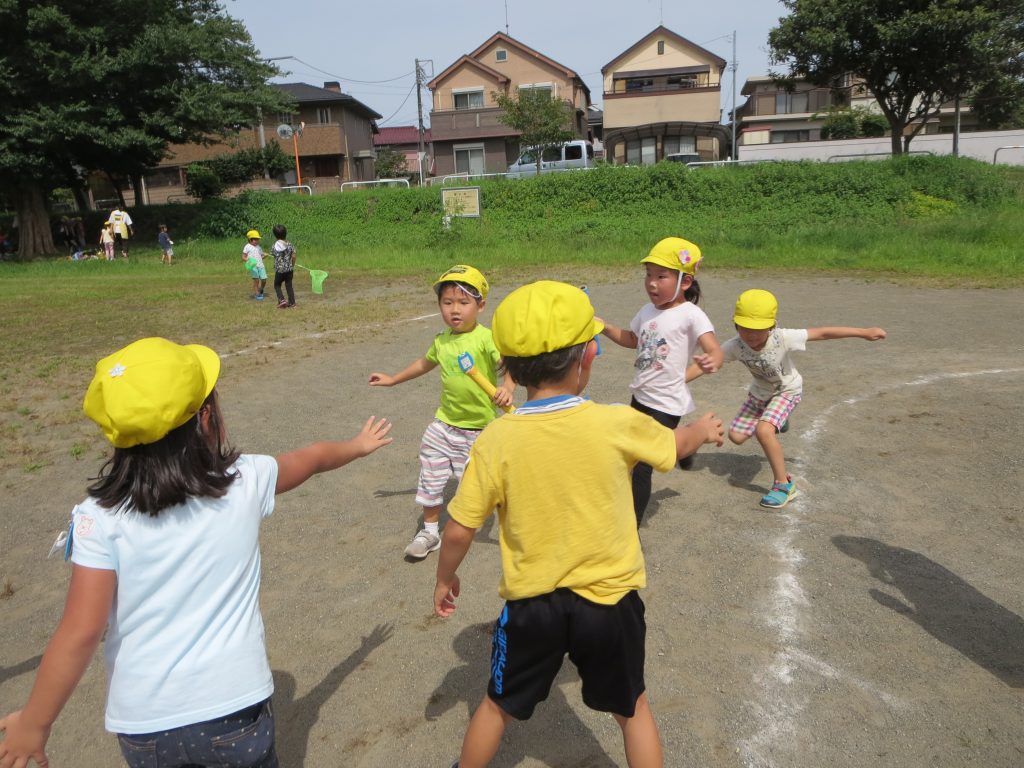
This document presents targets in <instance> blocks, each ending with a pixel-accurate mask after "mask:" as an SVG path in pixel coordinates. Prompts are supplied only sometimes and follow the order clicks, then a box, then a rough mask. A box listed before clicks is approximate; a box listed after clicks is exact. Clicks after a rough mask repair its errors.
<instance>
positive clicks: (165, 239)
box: [156, 224, 174, 264]
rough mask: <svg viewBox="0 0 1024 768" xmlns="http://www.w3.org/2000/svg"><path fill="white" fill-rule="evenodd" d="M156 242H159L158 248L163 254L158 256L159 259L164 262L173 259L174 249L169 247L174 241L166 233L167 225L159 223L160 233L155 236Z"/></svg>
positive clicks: (168, 262)
mask: <svg viewBox="0 0 1024 768" xmlns="http://www.w3.org/2000/svg"><path fill="white" fill-rule="evenodd" d="M156 239H157V242H158V243H160V250H161V251H163V255H162V256H161V257H160V261H161V262H162V263H164V264H170V263H171V262H172V261H173V260H174V249H173V248H172V247H171V246H173V245H174V241H173V240H171V236H170V235H169V234H167V225H166V224H161V225H160V234H158V235H157V236H156Z"/></svg>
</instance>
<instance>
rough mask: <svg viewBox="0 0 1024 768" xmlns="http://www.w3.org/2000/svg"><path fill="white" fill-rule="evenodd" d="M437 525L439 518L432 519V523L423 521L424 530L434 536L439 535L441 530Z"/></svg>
mask: <svg viewBox="0 0 1024 768" xmlns="http://www.w3.org/2000/svg"><path fill="white" fill-rule="evenodd" d="M439 525H440V520H437V521H434V522H433V523H428V522H424V523H423V530H425V531H426V532H427V533H432V534H434V535H435V536H440V535H441V532H440V530H439V529H438V526H439Z"/></svg>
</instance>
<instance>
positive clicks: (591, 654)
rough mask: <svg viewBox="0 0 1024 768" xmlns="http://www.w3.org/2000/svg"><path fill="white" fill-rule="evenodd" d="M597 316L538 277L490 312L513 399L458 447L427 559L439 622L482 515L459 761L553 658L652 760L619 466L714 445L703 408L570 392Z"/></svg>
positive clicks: (482, 759)
mask: <svg viewBox="0 0 1024 768" xmlns="http://www.w3.org/2000/svg"><path fill="white" fill-rule="evenodd" d="M601 329H602V323H601V322H600V321H598V320H596V319H595V318H594V309H593V307H592V306H591V305H590V300H589V299H588V298H587V296H586V294H584V293H583V291H581V290H580V289H578V288H575V287H573V286H570V285H566V284H565V283H557V282H551V281H541V282H537V283H532V284H530V285H526V286H523V287H522V288H519V289H517V290H515V291H513V292H512V293H511V294H509V296H508V297H507V298H506V299H505V300H504V301H503V302H502V303H501V305H500V306H499V307H498V309H497V310H496V311H495V313H494V343H495V346H496V347H497V349H498V352H499V353H500V354H501V355H502V358H503V360H504V366H505V368H506V370H507V371H508V373H509V374H510V375H511V377H512V379H513V381H514V382H515V383H517V384H522V385H524V386H525V387H526V390H527V395H528V398H529V399H528V401H527V402H526V403H525V404H524V405H523V406H521V407H520V408H519V409H518V410H517V411H516V412H515V413H514V414H509V415H507V416H505V417H503V418H502V419H500V420H498V421H496V422H494V423H493V424H491V425H490V426H489V427H488V428H487V429H486V430H484V432H483V434H481V435H480V438H479V439H478V440H477V441H476V443H475V444H474V445H473V448H472V450H471V451H470V461H469V464H468V465H467V467H466V473H465V476H464V477H463V479H462V483H461V484H460V485H459V490H458V492H457V493H456V495H455V498H454V499H452V502H451V504H450V505H449V508H448V514H449V515H450V517H451V520H450V521H449V523H448V526H447V527H446V528H445V538H444V543H443V545H442V547H441V554H440V557H439V559H438V563H437V584H436V586H435V587H434V611H435V613H437V614H438V615H439V616H450V615H451V614H452V612H453V611H454V610H455V599H456V598H457V597H458V595H459V577H458V576H457V575H456V571H457V569H458V567H459V565H460V564H461V563H462V560H463V558H464V557H465V556H466V553H467V552H468V551H469V546H470V544H471V543H472V541H473V536H474V534H475V533H476V530H477V529H478V528H480V527H481V525H483V523H484V521H485V520H486V519H487V518H488V517H489V516H490V514H491V512H492V510H494V509H497V511H498V521H499V527H500V548H501V564H502V578H501V583H500V585H499V587H498V592H499V594H500V595H501V596H502V597H503V598H505V600H506V603H505V607H504V608H503V609H502V611H501V615H500V616H499V618H498V620H497V622H496V623H495V627H494V637H493V643H492V659H491V678H490V683H489V684H488V688H487V695H486V696H485V697H484V700H483V703H481V705H480V706H479V707H478V708H477V710H476V712H475V713H474V714H473V718H472V720H471V721H470V724H469V728H468V729H467V731H466V735H465V738H464V740H463V742H462V754H461V757H460V758H459V763H458V765H459V766H460V767H461V768H476V767H477V766H483V765H487V763H488V762H489V761H490V760H491V758H493V757H494V755H495V753H496V752H497V750H498V745H499V743H500V741H501V736H502V734H503V733H504V730H505V726H506V725H507V723H508V722H509V720H511V719H512V718H516V719H519V720H525V719H527V718H529V717H530V716H531V715H532V714H533V709H534V707H535V706H536V705H537V703H538V702H540V701H543V700H544V699H545V698H547V695H548V691H549V690H550V688H551V684H552V682H553V680H554V679H555V676H556V675H557V674H558V670H559V669H560V667H561V666H562V660H563V658H564V657H565V655H566V654H568V655H569V658H570V659H571V660H572V661H573V663H574V664H575V665H576V667H577V669H578V670H579V673H580V677H581V678H582V680H583V701H584V703H585V704H586V705H587V706H588V707H590V708H591V709H595V710H598V711H602V712H610V713H612V715H613V716H614V717H615V720H616V721H617V722H618V724H619V726H620V727H621V728H622V734H623V740H624V742H625V751H626V761H627V763H628V764H629V765H630V766H631V768H640V767H643V768H648V767H650V766H661V765H662V763H663V758H662V751H661V741H660V738H659V736H658V728H657V725H656V724H655V722H654V717H653V715H652V714H651V710H650V707H649V705H648V702H647V696H646V693H645V684H644V639H645V636H646V631H647V630H646V625H645V623H644V606H643V602H642V601H641V600H640V597H639V594H638V593H637V590H639V589H641V588H642V587H644V586H646V575H645V571H644V558H643V553H642V552H641V549H640V539H639V537H638V535H637V528H636V518H635V516H634V514H633V496H632V489H631V486H630V473H631V471H632V469H633V467H634V466H635V465H636V464H637V463H638V462H645V463H647V464H650V465H651V466H653V467H654V468H655V469H658V470H659V471H661V472H667V471H668V470H670V469H671V468H672V467H673V466H674V465H675V462H676V460H677V459H678V458H682V457H684V456H688V455H689V454H691V453H693V452H694V451H696V450H697V448H698V447H700V446H701V445H703V444H704V443H716V444H717V445H721V444H722V439H723V433H722V422H721V421H720V420H719V419H717V418H715V416H714V414H708V415H706V416H704V417H703V418H701V419H699V420H697V421H696V422H693V423H692V424H689V425H687V426H681V427H677V428H676V429H675V430H670V429H668V428H667V427H663V426H661V425H660V424H658V423H657V422H656V421H655V420H654V419H652V418H651V417H650V416H647V415H645V414H643V413H640V412H639V411H636V410H634V409H632V408H630V407H628V406H624V405H598V404H597V403H594V402H592V401H590V400H587V399H585V398H582V397H580V394H581V393H582V392H583V390H584V389H585V388H586V386H587V382H588V381H589V379H590V369H591V366H592V365H593V363H594V357H595V355H596V349H597V345H596V342H595V341H594V336H595V335H596V334H598V333H600V332H601Z"/></svg>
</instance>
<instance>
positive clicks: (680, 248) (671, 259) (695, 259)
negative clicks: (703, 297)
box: [640, 237, 704, 275]
mask: <svg viewBox="0 0 1024 768" xmlns="http://www.w3.org/2000/svg"><path fill="white" fill-rule="evenodd" d="M703 258H704V257H703V256H702V255H701V252H700V248H699V247H697V245H695V244H694V243H691V242H690V241H689V240H683V238H681V237H666V238H665V239H664V240H659V241H658V242H657V243H656V244H655V246H654V247H653V248H651V252H650V253H648V254H647V256H646V258H643V259H640V263H641V264H644V263H650V264H657V265H658V266H659V267H665V268H666V269H674V270H676V271H677V272H685V273H686V274H688V275H695V274H697V265H698V264H699V263H700V260H701V259H703Z"/></svg>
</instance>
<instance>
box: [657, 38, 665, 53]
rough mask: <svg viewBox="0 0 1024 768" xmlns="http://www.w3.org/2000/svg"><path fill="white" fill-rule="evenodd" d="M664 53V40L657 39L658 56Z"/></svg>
mask: <svg viewBox="0 0 1024 768" xmlns="http://www.w3.org/2000/svg"><path fill="white" fill-rule="evenodd" d="M664 54H665V41H664V40H659V41H658V55H659V56H663V55H664Z"/></svg>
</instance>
